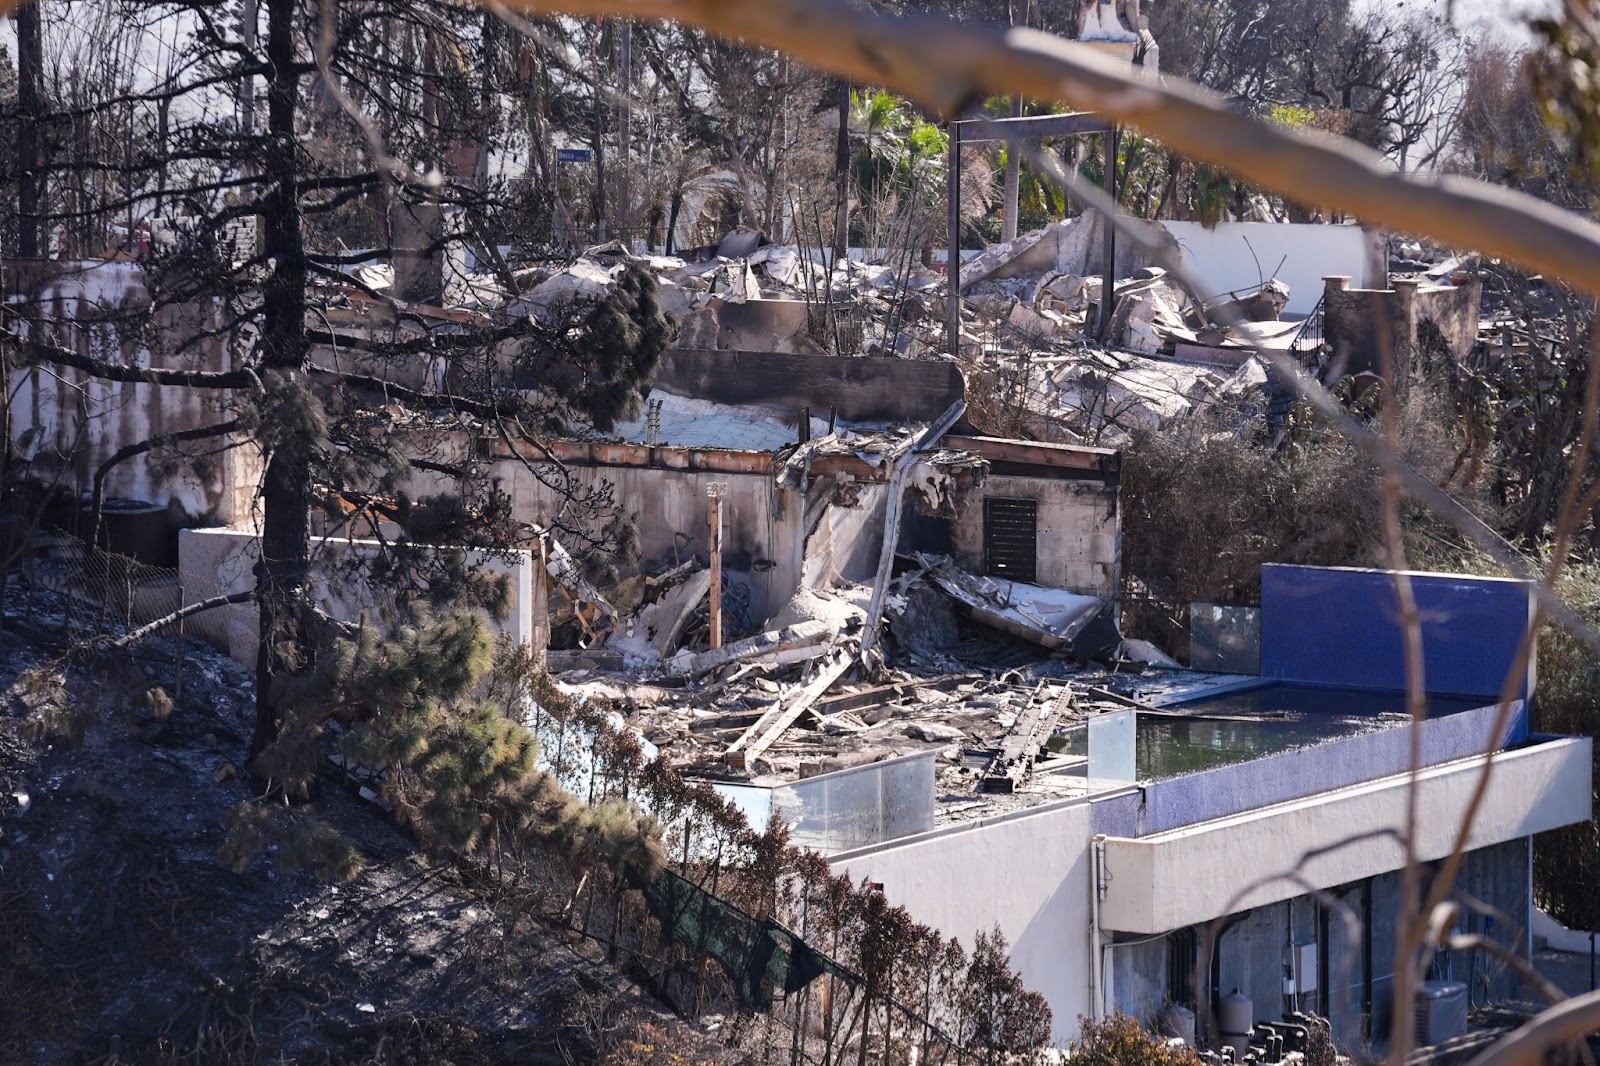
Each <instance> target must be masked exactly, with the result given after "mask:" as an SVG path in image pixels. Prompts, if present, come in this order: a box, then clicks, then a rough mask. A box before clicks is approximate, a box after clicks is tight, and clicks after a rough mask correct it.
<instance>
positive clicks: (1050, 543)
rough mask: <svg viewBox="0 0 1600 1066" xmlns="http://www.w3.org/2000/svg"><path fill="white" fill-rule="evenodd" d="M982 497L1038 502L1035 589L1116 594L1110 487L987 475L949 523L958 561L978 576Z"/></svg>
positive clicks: (1117, 547) (1117, 542)
mask: <svg viewBox="0 0 1600 1066" xmlns="http://www.w3.org/2000/svg"><path fill="white" fill-rule="evenodd" d="M985 496H994V497H1008V498H1013V499H1024V500H1034V501H1036V502H1037V503H1038V505H1039V549H1038V551H1039V562H1038V571H1039V572H1038V584H1040V585H1043V586H1045V587H1047V588H1059V589H1068V590H1070V591H1072V592H1081V593H1084V594H1087V595H1094V596H1115V595H1116V594H1117V592H1118V585H1119V584H1120V581H1121V569H1120V567H1121V525H1120V519H1119V517H1118V512H1117V486H1116V485H1115V484H1112V485H1107V484H1105V483H1104V482H1101V481H1075V480H1067V479H1057V478H1047V477H1025V476H1018V475H1010V474H996V473H994V472H991V473H990V474H989V476H988V477H987V478H986V479H985V480H984V483H983V487H982V489H981V490H980V491H979V492H975V493H972V494H971V495H970V496H969V498H968V499H967V503H966V506H965V507H964V508H963V509H962V511H961V513H960V514H959V515H958V516H957V517H956V518H955V520H954V521H952V522H951V534H952V541H953V544H954V547H955V551H956V553H957V556H958V558H959V560H960V562H961V563H962V565H963V566H965V567H966V568H967V569H969V570H971V571H972V572H973V573H978V574H981V573H982V572H983V497H985Z"/></svg>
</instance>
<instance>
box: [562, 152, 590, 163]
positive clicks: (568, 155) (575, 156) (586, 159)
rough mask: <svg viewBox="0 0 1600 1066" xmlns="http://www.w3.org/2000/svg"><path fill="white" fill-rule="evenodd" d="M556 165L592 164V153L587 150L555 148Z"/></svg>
mask: <svg viewBox="0 0 1600 1066" xmlns="http://www.w3.org/2000/svg"><path fill="white" fill-rule="evenodd" d="M556 162H557V163H593V162H594V152H593V151H592V150H591V149H588V148H557V149H556Z"/></svg>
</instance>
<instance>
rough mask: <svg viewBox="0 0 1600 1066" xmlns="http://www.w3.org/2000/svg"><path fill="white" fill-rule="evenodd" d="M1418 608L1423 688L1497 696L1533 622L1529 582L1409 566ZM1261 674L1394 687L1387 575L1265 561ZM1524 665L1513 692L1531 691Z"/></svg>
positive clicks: (1401, 656) (1402, 676) (1396, 636)
mask: <svg viewBox="0 0 1600 1066" xmlns="http://www.w3.org/2000/svg"><path fill="white" fill-rule="evenodd" d="M1410 576H1411V587H1412V589H1413V590H1414V592H1415V595H1416V599H1417V607H1418V610H1419V612H1420V613H1421V616H1422V654H1423V673H1424V676H1425V680H1426V685H1427V690H1428V691H1429V692H1437V693H1441V694H1450V695H1457V696H1482V697H1487V698H1490V699H1493V698H1496V697H1498V696H1499V694H1500V688H1501V686H1502V684H1504V682H1505V679H1506V675H1507V674H1508V673H1509V672H1510V670H1511V666H1512V664H1513V663H1514V662H1515V661H1516V657H1517V648H1518V645H1519V643H1520V642H1521V640H1522V635H1523V633H1524V632H1525V631H1526V629H1527V627H1528V626H1529V625H1530V624H1531V623H1532V620H1533V595H1532V587H1531V585H1530V583H1529V582H1526V581H1516V580H1512V579H1509V578H1495V577H1463V576H1458V575H1454V574H1412V575H1410ZM1261 676H1262V677H1268V678H1277V679H1279V680H1283V681H1289V682H1295V683H1298V684H1309V685H1331V686H1338V687H1346V688H1364V689H1379V690H1388V691H1401V690H1404V689H1405V687H1406V668H1405V651H1404V645H1403V640H1402V630H1401V625H1400V618H1399V610H1398V608H1397V606H1396V603H1395V586H1394V579H1393V573H1392V572H1391V571H1386V570H1355V569H1347V568H1341V567H1318V566H1288V565H1282V564H1276V563H1274V564H1268V565H1266V566H1263V567H1262V568H1261ZM1533 682H1534V670H1533V668H1532V664H1531V663H1530V664H1529V670H1528V672H1527V676H1526V677H1525V678H1524V679H1523V685H1522V688H1521V689H1520V691H1519V693H1518V694H1519V695H1521V696H1522V697H1523V698H1524V699H1526V698H1527V697H1528V696H1529V695H1530V694H1531V692H1532V690H1533Z"/></svg>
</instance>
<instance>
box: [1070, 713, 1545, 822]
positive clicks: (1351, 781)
mask: <svg viewBox="0 0 1600 1066" xmlns="http://www.w3.org/2000/svg"><path fill="white" fill-rule="evenodd" d="M1498 714H1499V708H1498V707H1496V706H1485V707H1479V708H1477V709H1475V710H1470V711H1461V712H1458V713H1456V714H1451V715H1446V716H1444V717H1442V718H1434V719H1430V720H1429V721H1426V722H1424V723H1423V724H1422V765H1423V766H1436V765H1438V764H1440V763H1445V762H1450V761H1452V760H1455V759H1464V758H1467V757H1469V756H1472V755H1480V754H1482V753H1483V752H1484V751H1487V750H1498V749H1500V748H1504V747H1509V746H1512V745H1514V744H1518V743H1521V742H1523V741H1525V740H1526V739H1527V737H1528V719H1527V713H1526V705H1525V704H1523V703H1521V702H1520V701H1518V702H1516V703H1513V704H1512V707H1511V716H1510V720H1509V721H1508V722H1507V724H1506V727H1505V729H1504V730H1503V731H1502V733H1501V734H1500V736H1498V737H1494V736H1493V731H1494V726H1495V719H1496V717H1497V715H1498ZM1410 766H1411V739H1410V730H1409V729H1406V728H1394V729H1382V730H1379V731H1378V732H1375V733H1363V734H1361V735H1359V736H1353V737H1344V738H1341V739H1338V740H1329V741H1326V742H1324V743H1322V744H1316V745H1313V746H1311V747H1307V748H1299V749H1297V750H1295V751H1285V752H1279V753H1278V754H1276V755H1267V756H1263V757H1262V758H1259V759H1251V760H1250V761H1248V762H1242V763H1234V764H1233V765H1231V766H1219V767H1217V768H1216V769H1214V770H1202V771H1200V772H1198V773H1193V774H1188V775H1186V776H1184V777H1175V778H1172V779H1170V780H1167V781H1155V782H1151V783H1149V784H1146V785H1142V786H1140V787H1139V788H1138V789H1137V790H1135V791H1131V792H1119V793H1117V794H1115V795H1111V796H1107V797H1106V798H1104V799H1098V800H1095V801H1094V810H1093V813H1092V821H1093V825H1094V832H1095V833H1104V834H1105V835H1107V836H1116V837H1142V836H1148V835H1150V834H1152V833H1161V832H1165V831H1166V830H1168V829H1177V828H1180V827H1182V826H1186V825H1194V824H1195V823H1197V822H1206V821H1210V820H1211V819H1213V818H1226V817H1228V816H1229V815H1234V814H1242V813H1243V812H1245V811H1250V810H1255V809H1256V808H1258V807H1266V806H1269V805H1271V804H1274V803H1287V802H1290V801H1291V800H1297V799H1304V798H1305V797H1307V796H1314V795H1316V794H1318V793H1321V792H1327V791H1330V790H1332V789H1336V788H1348V787H1349V786H1351V785H1358V784H1361V783H1362V782H1364V781H1372V780H1375V779H1377V778H1380V777H1388V776H1390V775H1393V774H1400V773H1405V772H1406V771H1407V770H1409V769H1410Z"/></svg>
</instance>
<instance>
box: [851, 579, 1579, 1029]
mask: <svg viewBox="0 0 1600 1066" xmlns="http://www.w3.org/2000/svg"><path fill="white" fill-rule="evenodd" d="M1414 581H1415V583H1416V585H1417V588H1418V595H1419V599H1420V600H1421V602H1422V604H1423V608H1424V611H1425V613H1426V614H1427V616H1428V617H1429V618H1430V621H1429V622H1428V623H1427V624H1426V625H1425V627H1424V628H1425V654H1426V657H1427V675H1428V677H1429V678H1430V679H1436V681H1437V683H1438V684H1440V685H1442V686H1446V687H1445V688H1444V689H1443V692H1444V693H1448V695H1439V696H1436V697H1434V698H1433V699H1432V706H1433V711H1432V716H1431V717H1430V719H1429V720H1428V721H1426V722H1424V723H1423V724H1422V725H1421V726H1419V727H1418V728H1419V730H1420V736H1419V738H1418V739H1419V745H1420V752H1421V763H1420V769H1419V772H1418V773H1417V776H1416V786H1415V787H1416V789H1417V804H1418V808H1417V809H1418V822H1417V826H1418V828H1417V833H1416V835H1415V838H1414V840H1413V845H1414V847H1415V850H1416V857H1417V860H1418V861H1419V862H1421V863H1423V864H1425V866H1426V867H1427V869H1428V871H1429V876H1432V874H1433V872H1434V871H1435V870H1436V869H1437V866H1438V864H1439V863H1440V862H1441V860H1444V859H1446V858H1447V857H1448V856H1449V855H1450V854H1451V852H1452V851H1453V850H1454V849H1455V848H1456V847H1457V846H1458V840H1459V839H1460V838H1461V835H1462V826H1463V820H1464V816H1465V813H1466V811H1467V810H1468V808H1469V805H1470V804H1471V801H1472V796H1473V793H1474V791H1475V790H1476V789H1478V788H1479V787H1480V782H1486V784H1485V785H1483V786H1482V787H1484V789H1485V791H1484V795H1483V801H1482V805H1481V809H1480V810H1479V812H1478V814H1477V817H1476V818H1474V819H1473V820H1472V822H1471V824H1470V826H1469V827H1468V829H1467V831H1466V833H1465V838H1464V848H1465V852H1466V855H1465V860H1464V862H1463V865H1462V868H1461V871H1460V874H1459V875H1458V877H1457V878H1456V881H1455V883H1454V885H1453V886H1452V889H1451V893H1450V898H1452V899H1455V900H1457V901H1459V902H1461V903H1462V905H1463V917H1462V918H1461V920H1460V929H1461V930H1462V931H1464V932H1471V933H1475V934H1481V935H1482V936H1484V937H1485V938H1487V939H1489V940H1492V941H1494V942H1496V943H1498V944H1500V945H1502V946H1503V947H1504V948H1505V949H1506V950H1507V951H1509V952H1510V953H1512V954H1516V955H1521V956H1523V957H1526V956H1527V955H1528V954H1529V952H1530V948H1531V943H1530V932H1529V929H1530V926H1531V916H1532V901H1531V881H1530V878H1531V862H1532V838H1533V837H1534V836H1535V835H1536V834H1538V833H1541V832H1544V831H1546V830H1550V829H1554V828H1557V827H1559V826H1563V825H1569V824H1572V823H1575V822H1582V821H1586V820H1588V819H1589V818H1590V817H1591V816H1592V810H1591V795H1592V791H1591V780H1590V778H1591V750H1590V748H1591V741H1590V740H1589V739H1588V738H1576V737H1553V736H1543V735H1539V734H1536V733H1533V732H1532V731H1531V730H1530V728H1529V715H1528V707H1527V702H1526V701H1524V700H1517V701H1513V703H1512V704H1511V705H1510V706H1509V707H1507V708H1505V709H1504V710H1502V709H1501V708H1500V707H1498V706H1496V705H1495V703H1494V698H1493V695H1492V693H1493V692H1495V691H1498V688H1499V685H1500V682H1501V681H1503V680H1504V670H1505V667H1506V664H1507V663H1509V662H1511V661H1513V659H1514V653H1515V644H1516V641H1517V640H1518V639H1519V638H1520V636H1521V631H1522V628H1523V627H1525V626H1526V625H1527V622H1528V617H1529V615H1528V612H1527V603H1528V593H1527V590H1526V588H1525V587H1524V586H1521V585H1519V584H1518V583H1516V582H1503V581H1497V580H1490V579H1456V578H1444V577H1437V576H1428V575H1418V576H1417V577H1415V578H1414ZM1263 584H1264V593H1263V607H1262V614H1263V618H1262V673H1263V675H1264V676H1263V677H1262V678H1255V679H1247V678H1238V679H1234V680H1233V681H1232V682H1227V683H1224V684H1223V685H1222V686H1221V688H1220V689H1219V688H1218V687H1217V686H1211V687H1210V694H1209V695H1208V697H1207V698H1206V699H1205V700H1204V701H1202V702H1200V703H1191V704H1186V705H1184V706H1181V707H1178V706H1174V707H1172V708H1171V712H1181V713H1171V712H1169V713H1141V714H1139V724H1138V739H1137V743H1138V753H1137V765H1136V766H1135V767H1134V769H1133V770H1132V772H1131V773H1130V774H1129V775H1128V776H1129V778H1130V780H1128V781H1126V782H1125V783H1122V784H1118V783H1116V782H1114V781H1107V780H1096V779H1095V771H1094V770H1093V769H1092V766H1093V760H1095V755H1094V754H1093V752H1092V751H1091V753H1090V756H1089V758H1090V760H1091V771H1090V775H1089V776H1088V777H1087V778H1086V779H1085V780H1084V782H1083V789H1082V791H1081V793H1080V794H1077V795H1073V796H1071V797H1069V798H1066V799H1061V800H1057V801H1054V802H1050V803H1046V804H1041V805H1038V806H1034V807H1031V808H1025V809H1022V810H1018V811H1015V812H1013V813H1008V814H1004V815H1002V816H999V817H993V818H988V819H984V820H977V821H971V822H959V821H956V822H953V823H948V824H945V825H943V826H941V827H940V828H937V829H935V830H933V831H931V832H927V833H923V834H920V835H918V836H915V837H910V838H903V839H898V840H890V841H886V842H882V843H879V844H876V845H874V846H870V847H863V848H858V849H855V850H851V851H848V852H842V853H839V854H836V855H834V856H832V862H833V864H834V866H835V868H836V869H838V870H841V871H846V872H848V873H849V874H850V875H851V877H852V878H855V879H860V878H863V877H865V878H868V879H870V880H872V881H874V882H878V883H881V884H882V885H883V891H884V892H885V893H886V895H887V896H888V898H889V899H890V900H891V901H892V902H894V903H896V904H900V905H903V906H905V907H906V909H907V910H908V911H909V912H910V913H911V914H912V916H913V917H915V918H917V919H918V920H920V921H923V922H926V923H928V924H930V925H932V926H934V927H936V928H938V929H940V930H941V931H943V932H945V933H947V934H955V935H959V936H961V937H963V938H970V937H971V936H972V935H973V934H975V933H977V932H979V931H983V930H988V929H990V928H993V927H996V926H998V927H999V929H1000V931H1001V932H1002V933H1004V934H1005V936H1006V939H1007V940H1008V941H1009V942H1010V944H1011V950H1012V960H1013V963H1014V964H1015V965H1016V966H1017V967H1018V969H1019V970H1020V972H1021V974H1022V977H1023V979H1024V980H1025V982H1026V983H1027V984H1028V985H1029V987H1031V988H1033V989H1034V990H1036V991H1038V992H1040V993H1041V994H1043V995H1044V996H1045V997H1046V999H1047V1000H1048V1001H1049V1003H1050V1006H1051V1008H1052V1010H1053V1011H1054V1017H1055V1037H1056V1039H1057V1040H1058V1041H1066V1040H1069V1039H1071V1038H1073V1037H1075V1036H1076V1035H1077V1033H1078V1031H1079V1020H1078V1019H1079V1017H1080V1016H1087V1017H1093V1018H1099V1017H1103V1016H1106V1015H1108V1014H1110V1013H1112V1012H1116V1011H1122V1012H1124V1013H1128V1014H1131V1015H1133V1016H1135V1017H1137V1018H1139V1019H1140V1020H1141V1021H1143V1022H1145V1023H1147V1024H1149V1025H1152V1026H1156V1025H1159V1023H1160V1022H1159V1016H1160V1015H1161V1013H1162V1012H1163V1010H1164V1009H1165V1008H1167V1007H1168V1006H1169V1005H1170V1004H1177V1005H1180V1006H1183V1007H1186V1008H1188V1009H1191V1010H1193V1011H1194V1012H1195V1013H1196V1015H1197V1016H1199V1018H1200V1026H1199V1028H1200V1037H1201V1040H1202V1042H1206V1041H1208V1040H1212V1041H1214V1040H1215V1038H1216V1036H1217V1032H1216V1027H1215V1025H1211V1026H1209V1027H1208V1024H1207V1023H1208V1021H1209V1019H1208V1018H1207V1015H1208V1014H1209V1008H1210V1007H1212V1006H1213V1005H1214V1004H1215V1003H1216V1002H1217V1001H1218V1000H1219V999H1220V998H1221V997H1223V996H1225V995H1227V994H1229V993H1230V992H1233V991H1235V990H1238V991H1240V992H1242V993H1243V994H1244V995H1246V996H1248V997H1249V998H1250V1000H1251V1003H1252V1006H1253V1012H1254V1016H1255V1018H1256V1019H1257V1020H1260V1021H1266V1020H1272V1021H1275V1020H1277V1019H1279V1018H1280V1017H1282V1016H1283V1015H1284V1014H1285V1013H1286V1012H1290V1011H1296V1010H1304V1011H1315V1012H1316V1013H1319V1014H1322V1015H1324V1016H1327V1017H1329V1018H1331V1019H1332V1021H1333V1023H1334V1027H1335V1033H1336V1036H1338V1038H1339V1039H1340V1040H1341V1041H1343V1042H1344V1043H1345V1044H1346V1045H1347V1046H1355V1045H1358V1044H1360V1043H1362V1042H1365V1041H1367V1040H1369V1037H1370V1038H1376V1039H1377V1040H1378V1041H1379V1042H1380V1043H1381V1039H1382V1035H1383V1034H1386V1033H1387V1031H1388V1025H1389V1019H1390V1017H1391V1013H1390V1012H1391V1011H1392V1010H1393V1009H1394V1008H1393V1004H1392V1002H1391V1000H1392V992H1391V988H1392V981H1393V971H1394V958H1393V951H1394V948H1393V945H1394V932H1395V928H1396V914H1397V908H1398V907H1399V897H1400V871H1401V870H1402V869H1403V868H1404V866H1405V862H1406V852H1405V847H1404V844H1403V839H1404V837H1403V834H1404V832H1405V827H1406V818H1407V805H1408V793H1409V791H1410V789H1411V787H1412V781H1411V772H1410V766H1409V758H1410V745H1411V738H1410V735H1409V730H1408V729H1407V728H1405V727H1404V726H1403V725H1399V724H1396V727H1394V728H1385V727H1384V726H1385V723H1386V722H1388V723H1391V724H1395V723H1399V722H1402V721H1403V717H1402V716H1399V715H1396V714H1395V713H1394V712H1396V711H1399V710H1401V709H1402V707H1403V703H1399V702H1396V697H1395V695H1394V694H1393V690H1394V689H1395V688H1397V687H1400V686H1399V685H1397V679H1400V678H1403V674H1397V673H1396V669H1395V667H1396V664H1397V662H1398V639H1399V637H1398V632H1397V630H1396V629H1395V628H1394V626H1393V623H1392V621H1390V620H1389V618H1390V615H1392V606H1391V604H1392V601H1390V600H1387V599H1386V595H1387V594H1388V590H1389V589H1390V587H1391V586H1390V583H1389V580H1388V577H1387V576H1386V575H1384V574H1380V573H1376V572H1367V571H1329V570H1319V569H1312V568H1300V567H1269V568H1268V573H1267V575H1266V577H1265V580H1264V582H1263ZM1307 597H1311V598H1313V599H1314V600H1315V602H1316V603H1317V604H1318V610H1315V611H1310V610H1306V609H1305V607H1306V604H1305V602H1304V601H1305V599H1306V598H1307ZM1344 630H1350V631H1351V632H1355V633H1357V634H1358V635H1356V636H1352V635H1351V632H1342V631H1344ZM1390 641H1392V642H1393V643H1394V645H1395V647H1394V648H1393V649H1392V650H1393V651H1394V652H1395V655H1394V656H1393V657H1391V656H1390V655H1389V654H1388V652H1387V651H1386V650H1385V648H1386V645H1387V644H1388V643H1389V642H1390ZM1363 642H1364V643H1365V645H1366V647H1363V646H1362V645H1363ZM1401 684H1403V681H1401ZM1530 689H1531V678H1530V679H1528V680H1526V682H1525V685H1524V694H1525V693H1526V691H1528V690H1530ZM1187 695H1189V694H1187V693H1185V692H1184V691H1182V690H1181V689H1178V690H1176V691H1173V692H1169V693H1168V694H1167V695H1166V696H1164V697H1162V696H1151V697H1149V699H1151V700H1152V701H1155V700H1164V701H1167V702H1169V703H1172V704H1180V703H1183V701H1184V700H1185V698H1186V696H1187ZM1246 706H1251V707H1254V708H1255V711H1256V712H1263V711H1269V709H1270V708H1282V707H1291V708H1294V709H1293V710H1290V711H1284V712H1280V713H1281V714H1282V715H1283V716H1282V717H1278V718H1274V716H1273V714H1271V713H1268V714H1265V715H1262V716H1261V717H1255V718H1252V716H1251V715H1250V714H1246V713H1244V708H1245V707H1246ZM1275 723H1281V724H1275ZM1284 730H1287V731H1289V732H1291V733H1293V734H1294V735H1292V736H1288V735H1281V736H1278V737H1277V738H1276V739H1274V732H1275V731H1278V732H1282V731H1284ZM1241 738H1243V740H1244V741H1245V742H1244V743H1238V742H1239V741H1240V740H1241ZM1092 743H1093V741H1091V744H1092ZM1230 747H1233V748H1235V749H1236V750H1234V751H1233V753H1232V757H1231V761H1230V757H1229V754H1228V749H1229V748H1230ZM1274 749H1277V750H1274ZM1486 775H1487V776H1486ZM1472 900H1475V901H1479V902H1480V903H1482V904H1485V905H1488V906H1489V907H1492V908H1493V911H1484V910H1474V909H1473V907H1472V906H1471V905H1469V904H1468V901H1472ZM1497 915H1498V917H1497ZM1213 944H1214V945H1215V946H1214V948H1213V947H1212V945H1213ZM1430 974H1431V975H1432V976H1433V977H1435V978H1436V979H1438V980H1442V981H1450V982H1455V983H1456V984H1459V985H1461V986H1463V987H1464V988H1465V994H1466V996H1467V997H1468V999H1469V1000H1470V1001H1471V1002H1472V1003H1474V1004H1480V1005H1481V1004H1482V1003H1485V1002H1487V1001H1490V1000H1494V999H1500V998H1505V997H1509V996H1510V995H1512V994H1513V993H1514V991H1515V988H1516V985H1517V980H1516V978H1515V975H1514V974H1513V973H1512V972H1510V970H1509V968H1508V967H1507V966H1506V964H1505V963H1504V962H1503V961H1502V960H1499V959H1496V958H1494V957H1492V956H1491V955H1490V954H1488V953H1487V952H1485V951H1483V950H1478V951H1472V952H1466V953H1463V952H1455V953H1449V952H1444V953H1441V954H1440V955H1439V956H1438V957H1437V958H1436V960H1435V962H1434V965H1433V967H1432V968H1431V970H1430ZM1208 1029H1209V1031H1208Z"/></svg>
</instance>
